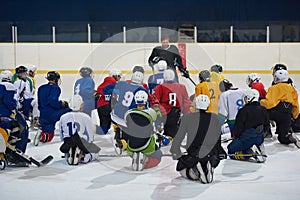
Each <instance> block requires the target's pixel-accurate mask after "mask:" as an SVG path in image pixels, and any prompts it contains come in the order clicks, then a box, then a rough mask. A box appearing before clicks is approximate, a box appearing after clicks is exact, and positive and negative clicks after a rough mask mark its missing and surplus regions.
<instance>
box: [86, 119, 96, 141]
mask: <svg viewBox="0 0 300 200" xmlns="http://www.w3.org/2000/svg"><path fill="white" fill-rule="evenodd" d="M84 117H85V118H84V121H85V128H86V131H85V134H87V141H88V142H93V141H94V126H93V122H92V119H91V118H90V116H88V115H84Z"/></svg>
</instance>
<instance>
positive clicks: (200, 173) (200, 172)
mask: <svg viewBox="0 0 300 200" xmlns="http://www.w3.org/2000/svg"><path fill="white" fill-rule="evenodd" d="M196 167H197V169H198V171H199V180H200V182H201V183H208V182H207V179H206V176H205V173H204V169H203V168H202V165H201V163H200V162H198V163H197V165H196Z"/></svg>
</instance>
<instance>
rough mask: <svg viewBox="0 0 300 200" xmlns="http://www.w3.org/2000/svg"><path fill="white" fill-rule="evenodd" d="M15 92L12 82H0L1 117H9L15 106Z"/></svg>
mask: <svg viewBox="0 0 300 200" xmlns="http://www.w3.org/2000/svg"><path fill="white" fill-rule="evenodd" d="M15 93H16V90H15V87H14V85H13V84H12V83H9V82H1V83H0V115H1V116H2V117H10V115H11V114H12V110H14V109H15V108H16V107H17V101H16V100H15V99H14V95H15Z"/></svg>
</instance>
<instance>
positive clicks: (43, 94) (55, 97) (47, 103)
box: [37, 83, 61, 118]
mask: <svg viewBox="0 0 300 200" xmlns="http://www.w3.org/2000/svg"><path fill="white" fill-rule="evenodd" d="M60 93H61V90H60V88H59V86H58V85H56V84H49V83H48V84H44V85H41V86H40V87H39V89H38V93H37V95H38V105H39V110H40V117H41V118H47V116H51V114H52V113H53V112H55V111H57V110H59V109H61V102H60V101H59V96H60Z"/></svg>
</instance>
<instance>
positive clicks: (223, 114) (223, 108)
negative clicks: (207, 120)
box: [218, 93, 228, 124]
mask: <svg viewBox="0 0 300 200" xmlns="http://www.w3.org/2000/svg"><path fill="white" fill-rule="evenodd" d="M218 116H219V119H220V122H221V124H224V123H225V121H226V119H227V116H228V108H227V98H226V94H224V93H222V94H221V95H220V100H219V105H218Z"/></svg>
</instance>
